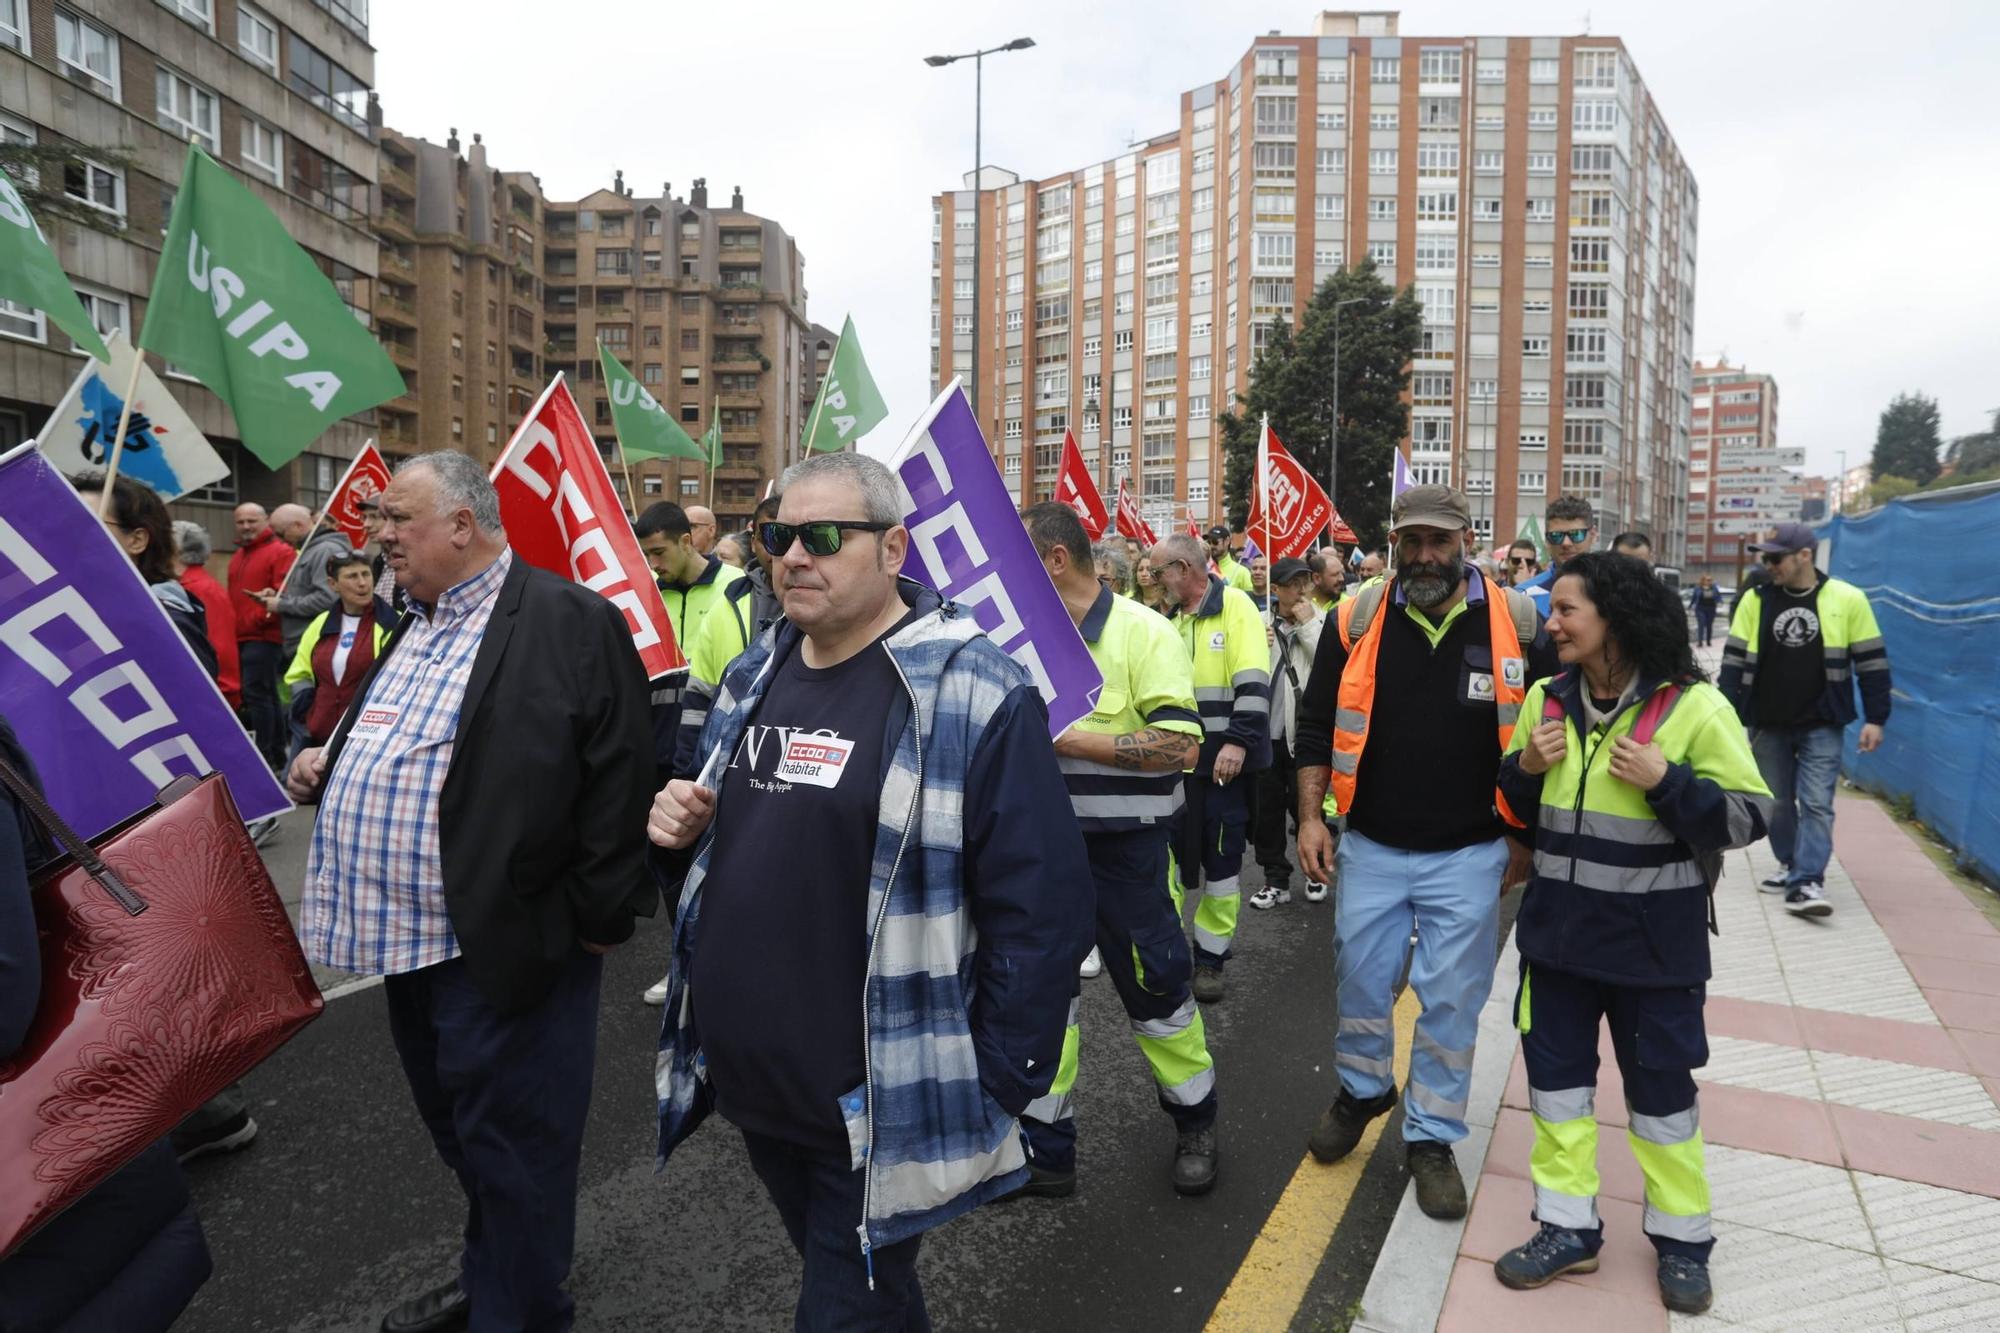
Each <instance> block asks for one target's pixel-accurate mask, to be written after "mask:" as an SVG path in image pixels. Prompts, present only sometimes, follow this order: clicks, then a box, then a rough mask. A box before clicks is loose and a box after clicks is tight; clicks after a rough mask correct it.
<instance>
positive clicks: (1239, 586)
mask: <svg viewBox="0 0 2000 1333" xmlns="http://www.w3.org/2000/svg"><path fill="white" fill-rule="evenodd" d="M1202 542H1203V543H1204V544H1205V545H1206V546H1207V547H1208V558H1209V559H1210V560H1212V561H1213V562H1214V563H1215V572H1216V573H1217V574H1220V575H1221V576H1222V581H1223V582H1224V583H1227V584H1228V585H1229V586H1230V587H1232V588H1234V589H1236V590H1237V591H1238V592H1240V593H1244V594H1247V595H1249V596H1253V597H1254V596H1255V595H1256V588H1255V586H1254V585H1253V584H1252V583H1251V581H1250V571H1249V569H1248V568H1246V567H1245V566H1244V565H1243V563H1242V562H1241V561H1239V560H1238V559H1237V558H1236V556H1235V554H1234V553H1233V552H1232V551H1231V550H1230V549H1229V529H1228V528H1225V527H1223V526H1222V525H1221V524H1220V523H1218V524H1216V525H1215V526H1214V527H1212V528H1210V529H1209V530H1208V531H1207V533H1205V534H1204V535H1203V537H1202Z"/></svg>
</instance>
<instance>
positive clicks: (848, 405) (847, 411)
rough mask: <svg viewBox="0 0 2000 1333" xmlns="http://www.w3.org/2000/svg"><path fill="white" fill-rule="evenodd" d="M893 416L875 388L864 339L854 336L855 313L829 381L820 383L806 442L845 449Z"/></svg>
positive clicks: (836, 351)
mask: <svg viewBox="0 0 2000 1333" xmlns="http://www.w3.org/2000/svg"><path fill="white" fill-rule="evenodd" d="M888 415H889V409H888V408H886V407H884V406H883V405H882V395H881V394H880V393H878V392H877V391H876V389H875V377H874V376H873V375H870V374H869V373H868V362H867V361H865V360H863V359H862V356H861V341H860V340H859V339H858V338H856V337H855V336H854V316H852V315H849V316H848V317H847V323H846V324H845V325H844V326H842V328H841V330H840V341H839V342H838V343H836V344H835V345H834V349H833V364H832V365H830V366H828V367H827V368H826V382H825V383H823V384H821V385H820V386H819V397H818V398H817V399H816V400H815V401H814V402H813V410H812V415H810V416H808V417H807V418H806V436H805V444H806V447H807V448H808V449H823V450H833V449H844V448H846V447H847V446H848V445H849V444H851V443H853V442H854V441H855V440H858V439H860V438H861V437H862V436H863V435H866V434H867V433H868V432H869V431H871V430H873V429H875V427H876V426H878V425H880V424H881V423H882V421H883V420H884V418H886V417H887V416H888Z"/></svg>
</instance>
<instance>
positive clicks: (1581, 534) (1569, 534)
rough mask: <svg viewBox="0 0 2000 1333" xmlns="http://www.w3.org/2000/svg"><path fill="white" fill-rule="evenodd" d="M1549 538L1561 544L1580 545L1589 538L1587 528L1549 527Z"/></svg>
mask: <svg viewBox="0 0 2000 1333" xmlns="http://www.w3.org/2000/svg"><path fill="white" fill-rule="evenodd" d="M1548 535H1549V540H1550V541H1552V542H1557V543H1559V544H1561V545H1563V546H1581V545H1583V544H1584V543H1585V542H1587V541H1589V540H1590V529H1589V528H1550V529H1549V534H1548Z"/></svg>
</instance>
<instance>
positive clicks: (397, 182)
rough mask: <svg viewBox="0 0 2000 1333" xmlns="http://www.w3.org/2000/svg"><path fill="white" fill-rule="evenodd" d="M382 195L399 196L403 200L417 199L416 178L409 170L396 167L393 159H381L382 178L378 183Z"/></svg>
mask: <svg viewBox="0 0 2000 1333" xmlns="http://www.w3.org/2000/svg"><path fill="white" fill-rule="evenodd" d="M378 183H379V184H380V185H381V187H382V192H383V194H385V195H387V194H391V193H394V194H399V195H401V196H402V197H403V198H405V199H415V198H416V197H417V178H416V177H415V176H414V175H412V174H411V172H410V170H409V168H407V167H402V166H398V165H397V164H396V161H395V159H394V158H390V157H384V158H383V159H382V178H381V180H380V181H379V182H378Z"/></svg>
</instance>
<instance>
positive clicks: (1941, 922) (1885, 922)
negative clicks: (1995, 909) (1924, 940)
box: [1868, 898, 1990, 935]
mask: <svg viewBox="0 0 2000 1333" xmlns="http://www.w3.org/2000/svg"><path fill="white" fill-rule="evenodd" d="M1868 910H1869V913H1870V914H1871V915H1872V916H1873V917H1874V918H1875V923H1876V924H1877V925H1879V926H1881V927H1882V930H1883V932H1884V933H1885V934H1886V933H1888V932H1889V931H1891V930H1898V929H1903V930H1941V931H1945V932H1948V933H1949V932H1959V931H1969V932H1972V933H1973V934H1976V935H1983V934H1984V932H1985V931H1986V929H1987V928H1988V926H1989V925H1990V923H1989V922H1988V921H1987V920H1986V918H1985V917H1984V916H1982V915H1980V912H1979V909H1978V908H1977V907H1974V906H1973V905H1972V904H1971V903H1969V902H1967V901H1965V899H1963V898H1960V899H1959V900H1958V903H1957V905H1955V906H1954V905H1951V904H1948V903H1939V904H1937V905H1936V906H1934V907H1882V908H1878V907H1874V906H1871V907H1869V909H1868Z"/></svg>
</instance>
